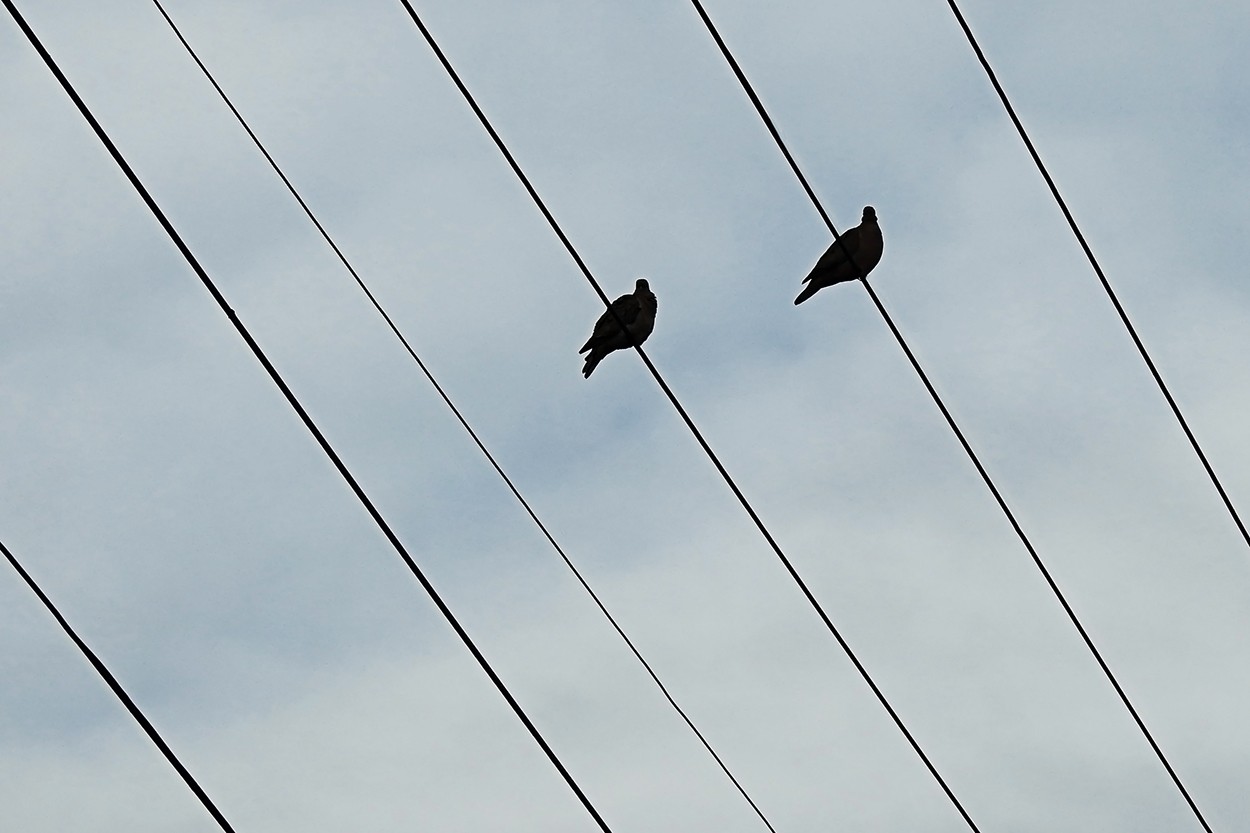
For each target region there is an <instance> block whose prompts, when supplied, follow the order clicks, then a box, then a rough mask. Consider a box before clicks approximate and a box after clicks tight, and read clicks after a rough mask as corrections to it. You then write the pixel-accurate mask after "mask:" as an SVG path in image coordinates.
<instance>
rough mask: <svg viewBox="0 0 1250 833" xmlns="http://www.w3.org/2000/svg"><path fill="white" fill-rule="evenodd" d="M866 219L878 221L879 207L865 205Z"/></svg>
mask: <svg viewBox="0 0 1250 833" xmlns="http://www.w3.org/2000/svg"><path fill="white" fill-rule="evenodd" d="M864 219H865V220H871V221H872V222H874V223H875V222H877V209H875V208H873V207H872V206H871V205H865V206H864Z"/></svg>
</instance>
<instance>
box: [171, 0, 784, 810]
mask: <svg viewBox="0 0 1250 833" xmlns="http://www.w3.org/2000/svg"><path fill="white" fill-rule="evenodd" d="M152 2H153V4H154V5H155V6H156V8H157V10H158V11H160V13H161V16H162V17H164V18H165V22H166V23H168V24H169V27H170V28H171V29H173V31H174V34H175V35H177V37H178V40H179V41H181V42H182V45H183V47H184V48H185V49H186V51H187V53H188V54H189V55H190V56H191V58H192V60H194V61H195V63H196V65H197V66H198V67H199V68H200V71H201V72H203V73H204V76H205V77H206V78H207V79H208V81H209V83H211V84H212V85H213V89H215V90H216V91H217V94H218V95H219V96H220V97H221V100H222V101H224V102H225V104H226V106H227V107H229V108H230V112H231V113H233V114H234V117H235V118H236V119H237V120H238V122H239V124H240V125H241V126H242V127H243V129H244V130H245V131H247V135H248V136H250V137H251V139H252V142H253V143H254V144H255V145H256V147H257V149H258V150H260V152H261V153H262V154H263V155H264V157H265V159H266V160H267V161H268V162H269V165H270V167H272V168H273V170H274V173H276V174H277V175H278V177H279V178H280V179H281V180H282V182H283V184H285V185H286V187H287V190H288V191H290V192H291V196H292V197H294V198H295V200H296V201H297V202H298V203H299V205H300V207H301V208H302V209H304V213H305V214H306V215H307V216H308V219H309V220H311V221H312V223H313V225H315V226H316V227H317V230H318V231H319V232H321V236H322V238H324V239H325V241H326V243H327V244H329V246H330V248H331V249H333V250H334V253H335V254H336V255H337V256H338V259H339V261H340V262H341V263H342V264H343V266H344V267H345V268H346V269H347V271H348V272H349V273H350V274H351V276H352V277H353V278H354V279H355V281H356V283H357V285H358V286H359V287H360V288H361V290H362V291H363V292H364V293H365V295H366V296H367V297H368V299H369V301H370V302H371V303H372V304H373V307H374V309H376V310H377V312H378V314H379V315H381V316H382V318H383V320H385V321H386V324H387V326H388V327H390V330H391V332H392V333H394V335H395V337H396V338H397V339H399V341H400V343H401V344H402V345H403V346H404V349H405V350H406V351H407V352H408V355H409V356H411V357H412V360H413V361H414V362H416V364H417V367H419V368H420V369H421V372H422V373H423V374H425V378H426V379H427V380H429V383H430V384H431V385H433V386H434V390H436V391H437V392H438V395H439V396H440V397H441V398H442V400H443V402H444V403H445V404H446V405H447V407H448V408H449V409H450V410H451V412H452V414H454V415H455V417H456V419H457V421H459V423H460V425H461V426H462V427H463V428H464V430H465V431H466V432H468V434H469V437H470V438H472V440H473V442H474V444H475V445H476V446H477V448H478V450H479V451H481V452H482V454H483V456H485V457H486V460H487V461H488V462H489V463H490V465H491V467H492V468H494V470H495V473H496V474H498V475H499V477H500V478H501V479H502V480H503V482H504V483H505V484H506V485H507V487H508V489H509V491H511V492H512V495H513V497H515V498H516V499H517V502H518V503H520V504H521V507H522V508H523V509H524V510H525V512H526V514H527V515H529V517H530V519H531V520H532V521H533V522H534V524H535V525H536V526H537V527H538V529H539V531H541V532H542V534H543V537H544V538H546V539H547V541H548V543H550V544H551V546H552V548H553V549H555V551H556V553H558V554H559V556H560V558H561V559H562V560H563V561H564V563H565V565H566V566H568V568H569V569H570V570H571V571H572V572H573V575H574V577H576V579H577V581H578V582H579V583H580V584H581V586H582V588H583V589H585V591H586V592H587V593H588V594H589V595H590V598H591V599H592V600H593V601H594V603H595V605H596V606H597V607H598V608H599V610H600V612H601V613H603V615H604V616H605V617H606V618H607V620H608V622H609V623H611V625H612V627H613V629H615V630H616V632H617V634H618V635H619V636H620V637H621V639H622V640H624V642H625V644H626V646H628V648H629V650H630V651H631V652H632V653H633V655H634V657H635V658H637V660H638V662H640V663H642V667H643V668H644V669H646V672H647V674H649V675H650V677H651V679H652V680H653V681H654V682H655V684H656V686H657V687H658V688H659V689H660V693H662V694H663V695H664V698H665V699H666V700H668V702H669V704H670V705H671V706H672V707H673V709H674V710H676V712H677V714H678V715H679V716H680V717H681V719H682V720H683V721H685V723H686V725H687V726H688V727H690V731H692V732H694V734H695V737H697V738H698V739H699V741H700V742H701V743H702V744H703V747H704V748H705V749H706V750H707V751H708V754H710V755H711V756H712V758H713V759H714V760H715V761H716V763H717V764H719V765H720V768H721V771H723V772H724V773H725V775H726V777H728V778H729V780H730V781H731V782H732V783H733V785H734V786H735V787H736V788H737V789H738V792H739V793H741V795H742V797H743V798H744V799H746V801H747V803H748V804H749V805H751V809H753V810H754V811H755V813H756V815H758V816H759V817H760V820H761V821H762V822H764V825H765V826H766V827H767V828H768V829H769V830H771V831H774V833H775V828H774V827H773V826H772V824H771V823H770V822H769V821H768V818H767V817H766V816H765V815H764V813H763V811H762V810H760V808H759V806H758V805H756V803H755V801H754V800H753V799H752V798H751V796H750V795H748V794H747V791H746V789H745V788H744V787H743V786H742V784H741V783H740V782H739V781H738V779H737V778H736V777H735V776H734V774H733V773H732V772H731V771H730V770H729V767H728V765H727V764H726V763H725V762H724V760H722V759H721V757H720V755H719V754H717V752H716V750H715V749H713V748H712V745H711V743H710V742H709V741H708V740H707V738H706V737H704V735H703V733H702V732H701V731H699V728H698V727H697V726H695V724H694V721H693V720H691V718H690V717H689V715H687V714H686V712H685V710H683V709H682V708H681V706H679V705H678V704H677V701H676V700H675V699H673V696H672V695H671V694H670V693H669V691H668V688H667V687H666V686H665V685H664V683H663V682H661V680H660V678H659V676H658V675H657V674H656V672H655V670H654V669H653V668H652V667H651V664H650V663H649V662H647V660H646V659H645V658H644V657H643V655H642V652H641V651H639V649H638V647H637V646H636V645H635V644H634V642H633V640H632V639H630V638H629V636H628V635H627V634H626V633H625V631H624V629H623V628H622V627H621V625H620V624H619V623H618V622H617V621H616V618H615V617H614V616H613V615H612V613H611V612H610V611H609V610H608V608H607V606H606V605H605V604H604V603H603V601H602V600H601V599H600V598H599V595H598V594H597V593H596V592H595V591H594V589H593V588H592V587H591V586H590V583H589V582H588V581H587V580H586V578H585V577H584V576H583V575H582V573H581V571H580V570H578V569H577V567H576V565H574V563H573V561H572V559H571V558H569V556H568V555H567V554H566V553H565V552H564V548H563V547H561V546H560V544H559V543H558V542H557V541H556V539H555V537H554V536H553V535H552V534H551V532H550V531H549V530H548V529H547V526H546V524H544V523H543V522H542V520H541V519H540V518H539V517H538V514H537V513H536V512H535V511H534V509H533V508H532V507H531V506H530V504H529V501H527V500H526V499H525V497H524V496H523V495H522V494H521V492H520V490H519V489H518V488H517V486H516V484H514V483H513V482H512V478H510V477H509V476H508V474H507V472H505V471H504V469H503V466H501V465H500V464H499V462H498V461H497V460H496V459H495V456H494V455H493V454H491V452H490V450H489V449H487V447H486V445H485V443H483V442H482V440H481V438H480V437H478V434H477V432H476V431H474V430H473V426H471V425H470V424H469V421H468V420H467V419H466V418H465V416H464V415H463V414H462V413H461V412H460V409H459V408H458V407H456V404H455V403H454V402H453V401H452V400H451V397H450V396H449V395H448V393H447V392H446V391H445V390H444V389H443V386H442V385H441V384H439V382H438V380H437V379H435V378H434V374H433V373H432V372H431V371H430V369H429V368H428V367H427V366H426V364H425V362H424V361H422V360H421V357H420V356H419V355H417V352H416V350H415V349H414V348H413V346H412V345H411V344H410V343H409V341H408V339H407V338H406V337H405V336H404V334H403V333H402V332H401V331H400V329H399V327H398V326H397V325H396V324H395V322H394V320H392V318H391V316H390V315H389V314H388V313H387V312H386V310H385V309H383V307H382V305H381V303H380V302H379V301H378V300H377V298H376V297H374V295H373V293H372V292H371V291H370V290H369V287H368V286H366V285H365V282H364V280H363V279H362V278H361V277H360V275H359V274H357V272H356V269H355V268H354V267H353V266H352V264H351V263H350V262H349V261H348V259H347V257H346V255H344V254H343V252H342V250H340V249H339V247H338V245H337V244H335V242H334V240H333V239H331V237H330V234H329V232H328V231H326V229H325V227H324V226H322V224H321V222H320V221H319V220H318V219H317V217H316V216H315V215H314V214H313V212H312V209H311V208H309V207H308V204H307V203H306V202H305V201H304V199H303V197H301V196H300V194H299V192H298V191H296V189H295V186H294V185H293V184H292V183H291V181H290V180H289V179H288V178H287V176H286V174H284V173H283V172H282V169H281V168H279V167H278V163H277V162H276V161H274V158H273V157H272V156H271V155H270V153H269V151H268V150H266V149H265V146H264V145H263V144H262V143H261V141H260V138H259V137H257V135H256V134H255V133H254V132H253V131H252V128H251V127H250V126H249V125H248V123H247V121H246V120H245V119H244V118H243V115H242V114H241V113H240V112H239V111H238V109H237V108H236V107H235V106H234V104H233V102H231V100H230V98H229V96H227V95H226V92H225V90H223V89H222V88H221V86H220V85H219V84H218V83H217V79H216V78H214V77H213V74H212V73H211V72H209V70H208V67H206V66H205V65H204V63H203V61H201V60H200V57H199V55H197V54H196V52H195V50H194V49H192V48H191V44H190V43H188V42H187V39H186V38H185V37H184V36H183V34H182V31H181V30H180V29H179V28H178V26H177V24H175V23H174V21H173V19H172V18H171V17H170V16H169V14H168V12H166V11H165V8H164V7H163V6H162V5H161V3H160V0H152Z"/></svg>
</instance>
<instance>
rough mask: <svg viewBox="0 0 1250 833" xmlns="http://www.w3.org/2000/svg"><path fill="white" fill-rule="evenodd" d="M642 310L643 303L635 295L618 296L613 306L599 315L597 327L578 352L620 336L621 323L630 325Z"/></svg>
mask: <svg viewBox="0 0 1250 833" xmlns="http://www.w3.org/2000/svg"><path fill="white" fill-rule="evenodd" d="M641 311H642V304H641V303H640V302H639V300H638V299H637V298H635V297H634V296H633V295H622V296H621V297H619V298H617V299H616V300H615V301H613V302H612V308H611V309H610V310H608V311H605V312H604V313H603V315H601V316H599V320H598V321H596V322H595V329H594V332H593V333H591V335H590V339H589V340H588V341H587V342H586V345H585V346H584V347H582V349H581V350H579V351H578V352H580V353H584V352H586V351H587V350H589V349H590V348H591V347H593V346H594V345H596V344H599V343H601V342H604V341H608V340H611V339H614V338H617V337H619V336H620V334H621V324H624V325H625V326H626V327H628V326H629V325H630V324H631V323H633V321H634V319H636V318H637V317H638V314H639V313H640V312H641ZM613 313H615V315H613ZM618 321H619V322H620V323H618Z"/></svg>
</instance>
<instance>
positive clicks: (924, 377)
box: [690, 0, 1211, 833]
mask: <svg viewBox="0 0 1250 833" xmlns="http://www.w3.org/2000/svg"><path fill="white" fill-rule="evenodd" d="M690 2H691V3H693V4H694V7H695V9H696V11H697V12H698V13H699V17H700V18H702V20H703V23H704V25H705V26H706V27H707V29H708V31H709V32H710V33H711V35H712V38H713V39H714V40H715V41H716V44H717V46H719V47H720V50H721V54H722V55H724V57H725V60H726V61H728V62H729V65H730V66H731V67H732V68H733V71H734V74H735V75H736V76H737V77H738V81H739V82H740V83H741V84H742V87H743V89H745V90H746V92H747V95H748V97H749V98H750V99H751V102H752V103H753V104H754V105H755V109H756V112H758V113H759V115H760V117H761V118H762V119H763V121H764V123H765V124H766V125H767V126H768V130H769V132H770V133H771V134H772V136H773V139H774V140H775V141H776V143H777V146H778V147H779V148H781V151H782V154H783V155H784V156H785V158H786V160H787V161H788V162H789V163H790V167H791V169H792V170H793V171H794V173H795V175H796V176H797V177H798V179H799V181H800V182H801V183H802V184H803V188H804V190H806V191H807V195H808V197H809V198H810V199H811V200H812V203H813V204H814V205H815V206H816V210H817V211H818V212H819V213H820V216H821V217H822V218H823V219H824V221H825V224H826V225H827V226H828V227H829V231H831V232H832V233H833V236H834V237H835V238H838V236H839V235H838V231H837V229H835V228H834V226H833V223H832V222H831V221H830V219H829V215H828V214H827V213H826V212H825V210H824V208H823V207H822V206H821V204H820V200H819V199H818V198H817V197H816V194H815V193H814V192H813V191H812V189H811V186H809V185H808V184H807V179H806V178H805V177H804V176H803V173H802V171H800V170H799V167H798V165H797V163H795V161H794V157H793V156H791V155H790V151H789V150H788V149H787V148H786V146H785V142H784V141H782V139H781V135H780V133H778V131H777V128H776V127H775V126H774V125H773V122H772V119H771V118H769V116H768V113H767V112H766V111H765V109H764V105H763V103H762V102H761V101H760V99H759V96H758V95H756V94H755V90H754V89H753V88H752V87H751V83H750V81H748V80H747V77H746V74H745V73H744V72H743V71H742V68H741V67H740V66H739V65H738V62H737V60H735V59H734V57H733V54H732V53H731V52H730V51H729V47H728V46H726V45H725V41H724V40H723V39H722V38H721V36H720V33H719V32H718V31H717V29H716V26H715V24H714V23H713V22H712V19H711V18H710V17H709V16H708V14H707V12H706V11H705V10H704V8H703V5H702V4H701V3H700V2H699V0H690ZM952 6H953V3H952ZM961 20H962V18H961ZM965 31H966V29H965ZM978 54H979V51H978ZM1065 212H1066V209H1065ZM1082 243H1084V241H1083V240H1082ZM1087 251H1088V249H1087ZM1100 274H1101V272H1100ZM860 282H861V283H863V285H864V288H865V289H866V290H868V295H869V297H870V298H872V302H873V304H875V305H876V307H877V311H878V312H880V313H881V317H882V319H884V321H885V323H886V325H887V326H888V327H889V329H890V332H891V333H893V335H894V338H895V340H896V341H897V342H898V345H899V347H900V348H902V350H903V353H904V354H906V356H907V360H908V361H909V362H910V363H911V366H912V368H913V369H914V370H915V371H916V374H917V375H918V376H919V377H920V380H921V382H923V383H924V386H925V389H926V390H928V392H929V395H930V396H931V397H932V398H933V401H934V403H935V404H936V405H937V407H938V410H939V411H941V413H942V416H943V417H944V418H945V419H946V423H947V425H949V426H950V428H951V431H953V432H954V434H955V436H956V438H957V439H958V440H959V444H960V445H961V446H963V449H964V451H965V452H966V453H967V455H968V458H969V459H970V460H971V461H972V464H973V466H974V467H975V468H976V470H977V473H978V474H980V475H981V479H982V480H983V481H984V482H985V485H986V487H988V488H989V490H990V493H991V494H992V495H993V496H994V500H995V501H996V502H997V503H998V506H999V508H1000V509H1001V510H1002V512H1003V514H1004V515H1005V516H1006V518H1007V520H1008V522H1009V523H1010V524H1011V528H1012V529H1013V530H1015V532H1016V535H1017V536H1018V537H1019V538H1020V541H1021V543H1023V544H1024V548H1025V549H1026V550H1027V551H1028V553H1029V556H1030V557H1031V558H1032V559H1033V563H1034V564H1035V565H1036V566H1037V568H1038V570H1039V571H1041V573H1042V576H1043V577H1044V578H1045V579H1046V583H1047V585H1049V587H1050V589H1051V592H1053V593H1054V595H1055V598H1056V599H1058V600H1059V604H1060V605H1061V606H1062V607H1063V610H1064V612H1065V613H1066V614H1067V615H1068V619H1070V620H1071V622H1072V624H1073V625H1074V626H1075V627H1076V630H1077V632H1078V633H1079V634H1080V635H1081V639H1082V640H1083V641H1084V642H1085V646H1086V647H1087V648H1088V649H1089V651H1090V653H1091V654H1093V656H1094V659H1095V660H1097V662H1098V666H1099V668H1101V669H1102V671H1103V673H1104V674H1105V675H1106V677H1107V679H1108V680H1109V681H1110V683H1111V686H1112V687H1113V688H1114V689H1115V692H1116V694H1117V695H1119V697H1120V700H1121V702H1123V703H1124V706H1125V708H1126V709H1128V712H1129V714H1130V715H1132V717H1133V721H1134V722H1135V723H1136V724H1137V727H1138V729H1140V730H1141V733H1142V734H1143V735H1144V736H1145V738H1146V741H1147V742H1148V743H1149V744H1150V748H1151V749H1152V750H1154V753H1155V755H1156V756H1157V757H1158V759H1159V761H1160V763H1162V764H1163V767H1164V769H1166V770H1167V773H1168V775H1169V776H1171V778H1172V782H1173V783H1174V784H1175V785H1176V787H1177V789H1179V790H1180V792H1181V795H1183V796H1184V797H1185V801H1186V802H1187V803H1188V804H1189V807H1190V809H1191V810H1192V811H1193V813H1194V815H1195V816H1197V818H1198V821H1199V822H1200V823H1201V824H1202V827H1203V829H1204V830H1206V831H1207V833H1211V828H1210V826H1208V825H1207V822H1206V819H1205V818H1203V816H1202V813H1201V812H1200V811H1199V810H1198V806H1197V805H1196V804H1195V803H1194V801H1193V799H1192V798H1191V797H1190V795H1189V791H1188V790H1186V789H1185V786H1184V784H1182V783H1181V780H1180V778H1179V777H1178V776H1177V774H1176V771H1175V770H1174V769H1173V768H1172V765H1171V763H1169V761H1168V759H1167V757H1166V756H1165V755H1164V754H1163V750H1162V749H1161V748H1160V747H1159V744H1158V743H1156V742H1155V739H1154V736H1153V735H1152V734H1151V733H1150V730H1149V729H1147V728H1146V724H1145V722H1144V721H1143V720H1142V718H1141V716H1140V715H1139V714H1138V713H1137V709H1136V708H1134V707H1133V704H1132V702H1130V701H1129V699H1128V695H1127V694H1126V693H1125V692H1124V689H1123V688H1122V687H1121V686H1120V682H1119V680H1117V679H1116V677H1115V675H1114V674H1113V673H1112V672H1111V668H1110V667H1109V666H1108V665H1107V663H1106V661H1105V660H1103V658H1102V654H1101V653H1100V652H1099V651H1098V648H1097V647H1096V646H1095V645H1094V642H1093V640H1092V639H1091V638H1090V636H1089V633H1088V632H1087V631H1086V630H1085V627H1084V626H1083V625H1082V624H1081V622H1080V620H1079V619H1078V618H1077V616H1076V612H1075V611H1073V609H1072V606H1071V605H1069V604H1068V600H1067V599H1066V598H1065V597H1064V595H1063V592H1062V591H1061V590H1060V589H1059V585H1058V584H1056V583H1055V580H1054V579H1053V578H1052V577H1051V574H1050V571H1049V570H1048V569H1047V568H1046V565H1045V564H1044V563H1043V562H1042V559H1041V557H1040V556H1039V555H1038V554H1037V550H1036V549H1034V548H1033V544H1032V542H1030V541H1029V538H1028V536H1027V535H1026V534H1025V533H1024V530H1023V528H1021V526H1020V524H1019V522H1018V521H1017V520H1016V517H1015V514H1014V513H1013V512H1012V511H1011V508H1010V507H1009V506H1008V505H1007V502H1006V500H1004V499H1003V496H1002V493H1001V492H999V490H998V487H997V486H995V485H994V481H993V480H992V479H991V478H990V475H989V473H988V472H987V471H986V469H985V467H984V466H983V465H981V461H980V459H979V458H978V457H977V455H976V452H975V451H973V449H972V446H971V445H970V444H969V443H968V440H967V438H966V437H965V436H964V433H963V431H961V430H960V428H959V426H958V425H957V424H956V423H955V419H954V417H952V416H951V413H950V411H949V410H948V409H947V407H946V405H945V403H944V402H943V401H942V398H941V397H940V396H939V395H938V392H937V390H936V389H935V388H934V387H933V383H932V382H930V381H929V377H928V374H927V373H925V371H924V369H923V368H922V367H921V366H920V362H919V361H917V359H916V356H915V354H914V353H912V351H911V348H910V347H909V346H908V345H907V342H906V340H904V338H903V334H902V333H901V332H900V331H899V329H898V327H897V326H896V325H895V323H894V320H893V319H892V318H891V317H890V315H889V313H888V312H887V311H886V308H885V305H884V304H882V303H881V299H880V298H879V297H877V293H876V292H875V291H874V290H873V288H872V285H871V284H869V283H868V279H867V278H866V277H864V276H861V277H860ZM1117 306H1118V305H1117Z"/></svg>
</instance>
